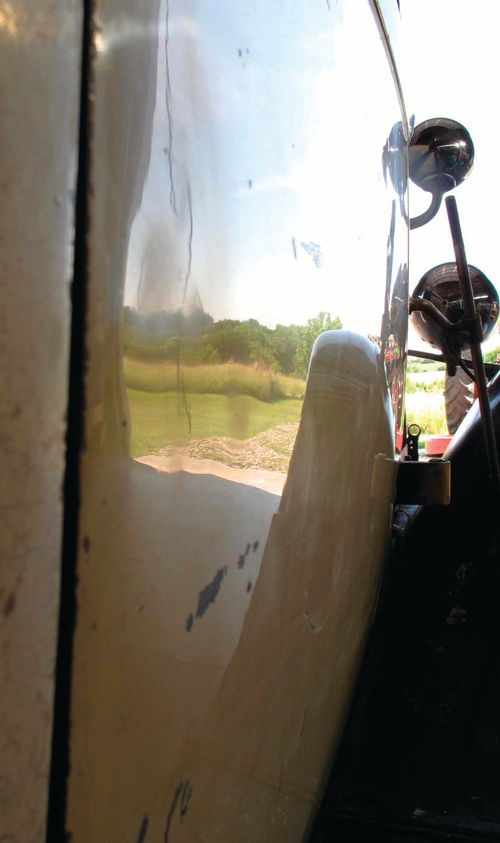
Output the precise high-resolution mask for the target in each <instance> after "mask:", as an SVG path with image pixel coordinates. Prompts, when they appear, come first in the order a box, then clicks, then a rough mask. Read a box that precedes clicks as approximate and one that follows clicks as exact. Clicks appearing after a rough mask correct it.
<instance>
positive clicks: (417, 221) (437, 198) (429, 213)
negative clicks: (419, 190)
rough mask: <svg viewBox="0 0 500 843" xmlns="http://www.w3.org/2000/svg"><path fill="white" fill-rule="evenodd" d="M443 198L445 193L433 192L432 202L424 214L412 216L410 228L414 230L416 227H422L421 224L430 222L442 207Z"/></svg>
mask: <svg viewBox="0 0 500 843" xmlns="http://www.w3.org/2000/svg"><path fill="white" fill-rule="evenodd" d="M442 198H443V194H442V193H441V192H435V193H433V194H432V199H431V204H430V205H429V207H428V208H427V210H426V211H424V213H423V214H420V215H419V216H418V217H412V218H411V219H410V230H411V231H413V229H415V228H420V226H421V225H425V224H426V223H428V222H430V221H431V220H432V219H434V217H435V216H436V214H437V212H438V211H439V209H440V207H441V200H442Z"/></svg>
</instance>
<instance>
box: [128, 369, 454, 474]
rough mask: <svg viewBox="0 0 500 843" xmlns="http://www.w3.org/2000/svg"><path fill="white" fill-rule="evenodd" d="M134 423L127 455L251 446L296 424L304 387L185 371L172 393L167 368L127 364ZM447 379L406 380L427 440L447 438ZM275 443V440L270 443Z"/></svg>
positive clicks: (262, 373) (258, 373) (293, 381)
mask: <svg viewBox="0 0 500 843" xmlns="http://www.w3.org/2000/svg"><path fill="white" fill-rule="evenodd" d="M124 370H125V379H126V383H127V394H128V401H129V407H130V414H131V420H132V441H131V452H132V456H133V457H136V456H142V455H144V454H150V453H153V452H155V451H158V450H160V449H162V448H165V447H167V446H169V445H172V444H176V445H181V446H185V445H187V444H188V443H193V442H197V441H199V440H206V439H211V438H217V437H219V438H221V437H230V438H232V439H237V440H240V441H241V440H245V439H249V438H251V437H253V436H256V435H257V434H260V433H262V432H264V431H269V432H270V436H271V438H272V439H273V429H274V428H277V427H278V426H279V425H287V424H290V423H295V422H298V421H299V419H300V413H301V409H302V398H303V395H304V390H305V381H303V380H300V379H299V378H291V377H286V376H284V375H279V374H275V373H273V372H271V371H270V370H268V369H264V368H261V367H256V366H244V365H242V364H238V363H224V364H219V365H204V366H184V367H182V370H181V372H182V379H183V391H180V392H179V391H178V390H177V367H176V366H175V364H172V363H158V362H156V363H145V362H142V361H137V360H130V359H125V360H124ZM443 378H444V373H443V372H439V371H436V370H431V371H424V372H422V371H420V372H418V373H417V372H415V373H409V377H408V386H409V389H408V390H407V396H406V408H407V417H408V423H409V424H411V423H412V422H417V423H418V424H419V425H420V427H421V428H422V433H424V434H438V433H446V432H447V426H446V418H445V411H444V399H443V396H442V389H443ZM273 441H274V439H273Z"/></svg>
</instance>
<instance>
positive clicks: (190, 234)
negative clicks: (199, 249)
mask: <svg viewBox="0 0 500 843" xmlns="http://www.w3.org/2000/svg"><path fill="white" fill-rule="evenodd" d="M187 201H188V210H189V232H188V265H187V269H186V277H185V278H184V294H183V297H182V306H183V307H184V304H185V301H186V295H187V289H188V284H189V278H190V276H191V264H192V261H193V200H192V199H191V186H190V185H189V184H188V186H187Z"/></svg>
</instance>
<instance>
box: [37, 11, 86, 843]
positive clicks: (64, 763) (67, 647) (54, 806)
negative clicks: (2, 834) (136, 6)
mask: <svg viewBox="0 0 500 843" xmlns="http://www.w3.org/2000/svg"><path fill="white" fill-rule="evenodd" d="M93 8H94V3H93V0H83V19H82V27H83V30H82V57H81V89H80V124H79V149H78V175H77V189H76V204H75V242H74V267H73V282H72V288H71V308H72V310H71V340H70V360H69V392H68V409H67V432H66V469H65V477H64V486H63V491H64V510H63V536H62V560H61V587H60V609H59V629H58V642H57V656H56V671H55V695H54V716H53V727H52V756H51V768H50V785H49V804H48V815H47V838H46V839H47V843H59V842H60V841H66V840H69V839H70V835H69V834H67V833H66V829H65V820H66V796H67V780H68V774H69V741H70V694H71V665H72V656H73V635H74V629H75V619H76V560H77V550H78V513H79V503H80V493H79V480H80V477H79V459H80V452H81V448H82V444H83V435H84V430H83V410H84V373H85V322H86V305H87V277H88V256H87V240H88V231H89V209H88V194H89V171H90V118H91V114H90V88H91V80H92V61H93V47H92V44H93V40H92V34H93V32H92V19H93Z"/></svg>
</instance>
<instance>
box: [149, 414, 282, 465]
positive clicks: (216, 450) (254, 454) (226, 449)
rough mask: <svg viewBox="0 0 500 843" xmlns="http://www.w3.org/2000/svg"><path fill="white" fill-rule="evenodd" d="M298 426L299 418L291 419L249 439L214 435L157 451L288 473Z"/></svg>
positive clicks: (158, 453)
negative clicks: (291, 420)
mask: <svg viewBox="0 0 500 843" xmlns="http://www.w3.org/2000/svg"><path fill="white" fill-rule="evenodd" d="M298 427H299V423H298V422H290V423H288V424H279V425H277V426H276V427H273V428H272V429H271V430H264V431H263V432H262V433H257V434H256V435H255V436H252V437H251V438H250V439H243V440H240V439H231V438H230V437H228V436H222V437H215V436H214V437H210V438H207V439H197V440H193V441H191V442H189V444H187V445H174V444H173V445H167V446H166V447H165V448H160V449H159V450H158V451H156V452H155V453H156V455H157V456H162V457H171V456H174V455H176V454H182V455H185V456H188V457H193V458H195V459H204V460H214V461H216V462H222V463H224V464H225V465H227V466H230V467H232V468H246V469H248V468H252V469H260V470H265V471H279V472H282V473H286V472H287V471H288V464H289V462H290V457H291V455H292V450H293V446H294V443H295V437H296V435H297V430H298Z"/></svg>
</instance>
